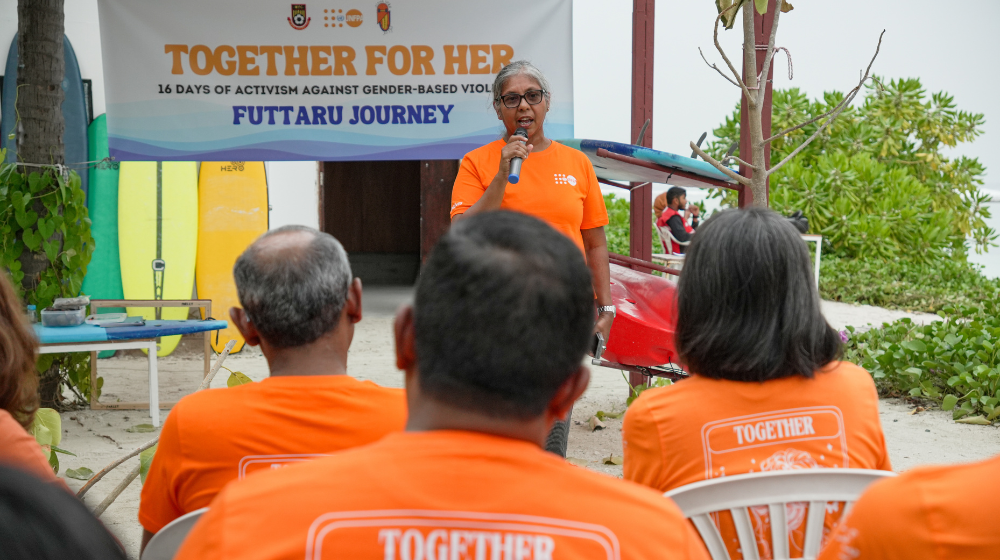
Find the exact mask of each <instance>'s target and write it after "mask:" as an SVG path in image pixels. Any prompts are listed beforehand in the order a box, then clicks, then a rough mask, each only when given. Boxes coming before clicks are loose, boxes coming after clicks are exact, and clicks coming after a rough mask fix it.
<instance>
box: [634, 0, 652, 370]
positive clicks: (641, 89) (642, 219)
mask: <svg viewBox="0 0 1000 560" xmlns="http://www.w3.org/2000/svg"><path fill="white" fill-rule="evenodd" d="M655 6H656V2H655V0H632V138H631V140H632V141H635V140H636V139H638V137H639V132H640V131H641V130H642V127H643V124H645V123H646V120H647V119H648V120H649V126H648V127H646V134H645V136H643V138H642V141H641V145H643V146H646V147H652V146H653V124H654V123H653V38H654V27H655V23H656V18H655V13H654V8H655ZM632 186H633V187H635V186H636V183H633V184H632ZM652 231H653V187H652V185H646V186H644V187H639V188H637V189H633V190H632V191H631V192H630V193H629V256H631V257H634V258H637V259H643V260H646V261H648V260H652V258H653V236H652ZM646 381H647V380H646V379H644V378H643V375H642V374H639V373H629V383H631V384H632V386H636V385H639V384H642V383H645V382H646Z"/></svg>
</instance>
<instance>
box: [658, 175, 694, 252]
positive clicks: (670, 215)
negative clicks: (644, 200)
mask: <svg viewBox="0 0 1000 560" xmlns="http://www.w3.org/2000/svg"><path fill="white" fill-rule="evenodd" d="M666 200H667V207H666V208H664V209H663V213H662V214H660V217H659V218H657V219H656V227H661V228H662V227H667V228H670V234H671V235H673V236H674V239H676V240H677V241H680V242H681V243H684V242H686V241H690V240H691V235H692V234H693V233H694V230H696V229H698V215H699V214H700V210H699V208H698V206H697V205H694V204H691V205H688V201H687V191H686V190H684V189H682V188H680V187H670V190H668V191H667V196H666ZM681 212H683V214H682V213H681ZM688 218H690V220H691V223H690V224H689V223H688ZM662 241H663V243H664V245H666V243H667V242H668V241H669V242H670V244H671V247H669V248H668V247H664V248H663V249H664V250H669V251H671V252H673V253H677V254H680V253H683V252H684V246H683V245H680V244H679V243H676V242H673V241H670V240H669V239H663V240H662Z"/></svg>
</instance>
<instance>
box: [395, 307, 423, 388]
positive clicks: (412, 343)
mask: <svg viewBox="0 0 1000 560" xmlns="http://www.w3.org/2000/svg"><path fill="white" fill-rule="evenodd" d="M393 333H394V334H395V336H396V368H397V369H401V370H403V371H406V372H409V371H410V370H411V369H413V368H415V367H416V365H417V340H416V330H415V329H414V325H413V306H412V305H409V304H407V305H404V306H403V307H401V308H399V312H398V313H396V322H395V323H394V324H393Z"/></svg>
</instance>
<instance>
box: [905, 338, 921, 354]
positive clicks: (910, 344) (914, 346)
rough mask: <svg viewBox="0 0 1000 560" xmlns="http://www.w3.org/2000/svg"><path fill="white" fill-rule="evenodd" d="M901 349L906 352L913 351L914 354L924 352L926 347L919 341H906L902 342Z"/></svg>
mask: <svg viewBox="0 0 1000 560" xmlns="http://www.w3.org/2000/svg"><path fill="white" fill-rule="evenodd" d="M903 348H906V349H908V350H913V351H914V352H926V351H927V345H926V344H924V343H923V342H921V341H919V340H907V341H905V342H903Z"/></svg>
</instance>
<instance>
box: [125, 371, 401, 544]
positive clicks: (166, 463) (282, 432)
mask: <svg viewBox="0 0 1000 560" xmlns="http://www.w3.org/2000/svg"><path fill="white" fill-rule="evenodd" d="M405 425H406V399H405V394H404V392H403V390H402V389H389V388H385V387H379V386H378V385H376V384H374V383H372V382H370V381H359V380H357V379H354V378H353V377H350V376H347V375H317V376H289V377H284V376H282V377H269V378H267V379H264V380H263V381H261V382H259V383H248V384H246V385H241V386H239V387H231V388H227V389H212V390H208V391H200V392H198V393H195V394H193V395H189V396H187V397H184V398H183V399H181V401H180V402H179V403H177V406H175V407H174V409H173V410H171V411H170V415H169V416H167V420H166V422H164V424H163V430H162V432H161V433H160V443H159V445H158V446H157V449H156V455H155V456H154V457H153V463H152V465H151V466H150V468H149V474H148V475H147V477H146V482H145V484H143V486H142V499H141V501H140V502H139V522H140V523H142V526H143V527H145V528H146V530H147V531H150V532H152V533H155V532H157V531H159V530H160V529H162V528H163V526H164V525H166V524H167V523H170V522H171V521H173V520H174V519H176V518H178V517H180V516H181V515H184V514H185V513H188V512H191V511H194V510H196V509H200V508H203V507H205V506H207V505H208V504H209V502H211V501H212V499H213V498H214V497H215V495H216V494H218V493H219V491H220V490H222V487H223V486H225V485H226V483H228V482H229V481H231V480H235V479H241V478H244V477H245V476H247V475H250V474H253V473H256V472H257V471H262V470H269V469H274V468H278V467H280V466H282V465H285V464H288V463H294V462H302V461H306V460H310V459H313V458H316V457H319V456H322V455H325V454H328V453H332V452H336V451H341V450H343V449H348V448H351V447H357V446H359V445H365V444H368V443H372V442H374V441H377V440H379V439H381V438H382V437H383V436H385V435H386V434H388V433H390V432H398V431H401V430H403V428H404V427H405Z"/></svg>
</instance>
